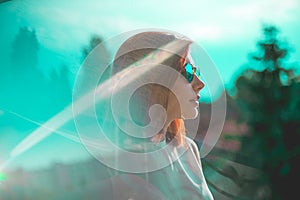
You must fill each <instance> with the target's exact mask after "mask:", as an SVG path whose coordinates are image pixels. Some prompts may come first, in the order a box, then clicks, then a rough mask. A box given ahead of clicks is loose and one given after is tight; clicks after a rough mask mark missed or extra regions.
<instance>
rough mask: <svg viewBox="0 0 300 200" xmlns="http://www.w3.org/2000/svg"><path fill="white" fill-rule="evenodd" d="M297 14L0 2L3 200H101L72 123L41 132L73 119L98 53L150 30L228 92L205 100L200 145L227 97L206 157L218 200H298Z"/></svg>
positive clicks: (254, 4) (242, 8) (277, 4)
mask: <svg viewBox="0 0 300 200" xmlns="http://www.w3.org/2000/svg"><path fill="white" fill-rule="evenodd" d="M299 13H300V2H299V1H297V0H285V1H283V0H265V1H258V0H251V1H250V0H243V1H237V0H231V1H227V2H226V3H225V1H221V2H220V1H218V2H217V1H213V0H212V1H201V0H197V1H196V0H195V1H194V0H187V1H182V2H180V3H176V2H175V1H169V0H166V1H157V0H153V1H149V2H142V1H136V0H127V1H114V0H112V1H96V0H87V1H70V0H66V1H58V0H53V1H46V0H40V1H33V0H12V1H9V0H0V199H1V200H2V199H5V200H6V199H99V196H101V189H103V188H101V183H100V182H99V180H102V179H105V178H107V177H109V176H110V173H111V172H110V171H109V169H107V168H106V167H104V166H103V165H101V163H99V162H98V161H96V160H95V159H94V158H93V157H92V156H91V155H90V154H89V153H88V152H87V150H86V149H85V148H84V147H83V145H82V144H81V143H80V140H79V139H78V136H77V133H76V128H75V126H74V123H73V122H72V121H71V122H68V123H64V124H63V126H60V127H59V129H53V127H48V126H47V124H45V123H47V122H48V120H50V119H52V118H53V117H56V118H57V119H61V120H63V119H64V115H63V114H62V112H63V113H65V114H66V113H68V112H70V111H69V110H68V108H69V107H68V106H69V105H70V103H71V101H72V89H73V84H74V79H75V77H76V73H77V71H78V69H79V68H80V66H81V64H82V62H83V60H84V58H85V57H86V56H87V55H88V53H89V52H90V51H91V50H92V49H93V48H94V47H95V46H96V45H97V44H99V43H101V41H103V40H106V39H109V38H111V37H113V36H114V35H117V34H120V33H123V32H125V31H131V30H134V29H143V28H162V29H169V30H172V31H176V32H179V33H182V34H184V35H186V36H188V37H190V38H191V39H193V40H194V41H196V42H197V43H198V44H199V45H200V46H201V47H203V48H204V49H205V51H206V52H207V53H208V55H210V57H211V59H212V60H213V62H214V63H215V65H216V67H217V69H218V71H219V73H220V76H221V77H222V80H223V84H224V86H225V88H226V90H225V91H220V90H218V88H220V87H218V86H216V87H215V88H217V89H216V91H213V93H215V94H217V95H214V94H213V95H212V96H209V95H207V94H208V93H207V92H205V91H204V93H203V95H202V96H203V98H202V100H200V112H201V120H200V128H199V130H198V133H197V137H196V138H195V140H196V142H197V144H199V147H200V145H201V139H202V138H203V137H204V136H205V134H206V131H207V129H208V125H209V120H210V115H211V103H214V102H217V101H218V97H219V96H220V95H226V97H227V116H226V121H225V124H224V128H223V131H222V134H221V137H220V139H219V141H218V143H217V145H216V146H215V147H214V149H213V150H212V151H211V152H210V154H209V155H208V156H206V157H205V158H202V165H203V168H204V173H205V175H206V177H207V182H208V184H209V187H210V189H211V190H212V193H213V195H214V197H215V199H216V200H218V199H221V200H223V199H225V200H226V199H276V200H277V199H278V200H281V199H294V198H293V197H294V196H296V195H297V189H298V187H297V184H294V183H295V182H297V180H299V179H300V175H299V174H300V173H299V172H298V171H297V170H298V169H299V167H300V112H299V110H300V76H299V74H300V66H299V61H300V60H299V58H300V50H299V49H300V37H299V31H300V23H299ZM110 56H113V55H110V52H109V51H107V52H105V54H104V55H103V57H104V58H105V57H110ZM199 66H200V67H202V66H201V63H199ZM203 67H204V66H203ZM33 133H39V134H34V136H35V137H30V135H32V134H33ZM41 138H42V139H41ZM107 199H109V198H108V197H107Z"/></svg>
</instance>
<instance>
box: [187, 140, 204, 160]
mask: <svg viewBox="0 0 300 200" xmlns="http://www.w3.org/2000/svg"><path fill="white" fill-rule="evenodd" d="M186 143H187V145H188V148H189V149H190V150H191V151H192V152H193V153H194V154H195V156H196V158H197V160H198V162H199V164H200V163H201V161H200V153H199V149H198V146H197V144H196V142H195V141H194V140H192V139H191V138H189V137H186Z"/></svg>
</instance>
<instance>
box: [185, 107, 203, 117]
mask: <svg viewBox="0 0 300 200" xmlns="http://www.w3.org/2000/svg"><path fill="white" fill-rule="evenodd" d="M198 114H199V112H198V109H197V108H195V109H193V110H191V111H190V112H187V113H182V115H181V116H182V119H195V118H197V116H198Z"/></svg>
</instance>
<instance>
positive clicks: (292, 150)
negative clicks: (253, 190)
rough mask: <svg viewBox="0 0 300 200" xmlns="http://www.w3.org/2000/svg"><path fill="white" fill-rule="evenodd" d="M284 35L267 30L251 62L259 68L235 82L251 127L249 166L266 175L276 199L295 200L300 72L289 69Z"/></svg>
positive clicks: (245, 146) (246, 152) (245, 149)
mask: <svg viewBox="0 0 300 200" xmlns="http://www.w3.org/2000/svg"><path fill="white" fill-rule="evenodd" d="M278 32H279V31H278V29H277V28H276V27H275V26H272V25H270V26H265V27H263V33H264V36H265V38H264V39H263V40H261V41H259V42H258V48H259V51H258V52H257V53H255V54H251V57H250V62H249V63H250V64H253V65H255V66H249V68H250V69H248V70H245V71H244V72H242V74H241V75H240V76H239V77H238V78H237V80H236V82H235V86H236V94H235V101H236V104H237V106H238V108H239V109H240V112H241V114H242V115H241V117H242V119H241V120H242V121H245V122H246V123H247V124H248V126H249V135H248V136H247V137H243V139H242V148H241V155H243V156H244V158H245V157H246V158H248V160H247V161H244V162H247V163H248V165H249V166H253V167H257V168H259V169H262V170H263V171H264V172H265V174H266V175H267V176H266V177H267V180H266V181H267V182H269V186H270V187H271V189H272V199H291V197H293V195H295V194H297V189H296V186H295V185H293V184H292V183H294V182H293V181H295V180H299V178H300V177H299V175H297V174H299V173H297V171H296V170H297V168H298V169H300V168H299V166H300V163H299V161H300V159H299V156H300V154H299V153H300V151H299V150H300V114H299V112H298V111H299V108H300V84H299V78H297V77H296V76H295V74H294V72H295V69H291V68H290V69H287V68H285V67H284V66H285V63H284V61H285V60H286V56H287V55H288V49H287V48H285V47H284V46H286V44H284V43H282V42H280V41H279V40H278V36H277V34H278ZM251 68H252V69H251ZM253 68H255V70H254V69H253Z"/></svg>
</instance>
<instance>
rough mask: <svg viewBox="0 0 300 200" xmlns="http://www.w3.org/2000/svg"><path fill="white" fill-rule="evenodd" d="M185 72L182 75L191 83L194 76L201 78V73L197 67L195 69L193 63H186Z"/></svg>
mask: <svg viewBox="0 0 300 200" xmlns="http://www.w3.org/2000/svg"><path fill="white" fill-rule="evenodd" d="M183 68H184V70H183V71H182V72H181V74H182V75H183V76H184V77H185V78H186V79H187V81H188V82H189V83H191V82H192V81H193V79H194V75H195V76H197V77H198V78H200V71H199V70H198V68H197V67H194V66H193V65H192V64H191V63H186V64H185V66H184V67H183Z"/></svg>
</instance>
